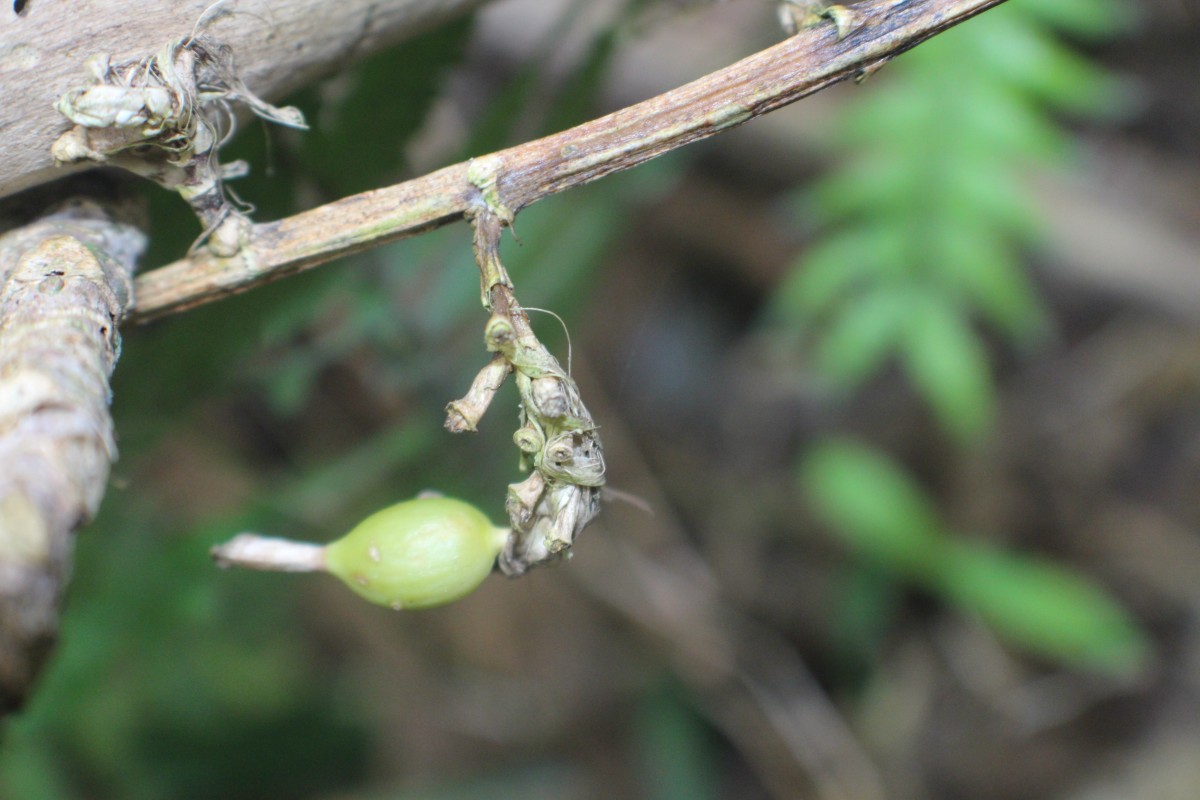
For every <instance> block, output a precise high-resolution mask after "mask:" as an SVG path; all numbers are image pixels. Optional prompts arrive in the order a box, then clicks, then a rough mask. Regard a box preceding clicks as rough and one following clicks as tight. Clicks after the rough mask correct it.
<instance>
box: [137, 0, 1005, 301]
mask: <svg viewBox="0 0 1200 800" xmlns="http://www.w3.org/2000/svg"><path fill="white" fill-rule="evenodd" d="M1002 2H1004V0H867V1H866V2H863V3H858V4H856V5H854V6H852V9H853V20H854V26H853V29H852V30H850V31H848V32H847V34H846V36H845V37H844V38H842V39H839V38H838V32H837V30H836V29H835V27H834V26H833V25H832V24H831V25H828V26H819V27H816V28H811V29H807V30H803V31H801V32H800V33H799V34H798V35H796V36H794V37H792V38H790V39H788V40H786V41H784V42H782V43H780V44H778V45H775V46H774V47H771V48H768V49H766V50H763V51H760V52H758V53H755V54H754V55H752V56H750V57H748V58H745V59H743V60H741V61H739V62H737V63H736V64H733V65H731V66H729V67H726V68H725V69H722V70H719V71H717V72H714V73H711V74H710V75H707V76H705V77H703V78H701V79H699V80H697V81H694V82H692V83H689V84H687V85H685V86H681V87H680V88H678V89H674V90H672V91H670V92H667V93H665V94H662V95H659V96H658V97H655V98H652V99H650V100H646V101H644V102H642V103H638V104H636V105H633V106H630V107H628V108H625V109H622V110H620V111H617V112H615V113H613V114H609V115H608V116H605V117H601V118H599V119H596V120H592V121H591V122H587V123H584V124H583V125H579V126H577V127H575V128H571V129H569V130H566V131H563V132H562V133H558V134H554V135H552V136H547V137H545V138H543V139H538V140H535V141H532V142H528V143H526V144H523V145H519V146H517V147H512V148H509V149H507V150H501V151H499V152H497V153H494V154H491V155H489V156H486V157H485V158H487V159H488V161H489V166H490V168H491V170H492V171H493V174H495V176H496V178H495V182H494V184H493V185H491V186H490V187H489V188H488V189H487V190H486V191H487V192H488V193H490V194H491V197H490V198H489V199H488V202H490V203H492V204H497V203H498V204H499V205H500V206H501V207H507V208H508V209H511V210H512V211H513V212H514V213H515V212H518V211H520V210H521V209H523V208H525V207H527V206H529V205H531V204H532V203H534V202H536V201H538V200H540V199H542V198H543V197H546V196H547V195H550V194H554V193H556V192H560V191H563V190H564V189H568V188H571V187H573V186H580V185H582V184H585V183H589V182H591V181H594V180H596V179H597V178H601V177H603V176H605V175H608V174H611V173H613V172H618V171H620V170H625V169H629V168H630V167H634V166H637V165H638V164H641V163H644V162H645V161H648V160H649V159H651V158H654V157H655V156H658V155H662V154H663V153H666V152H668V151H670V150H674V149H675V148H677V147H682V146H683V145H685V144H689V143H691V142H695V141H698V140H700V139H705V138H707V137H709V136H712V135H714V134H717V133H720V132H721V131H724V130H728V129H730V128H733V127H736V126H738V125H741V124H742V123H744V122H746V121H748V120H751V119H753V118H754V117H757V116H760V115H762V114H765V113H767V112H769V111H773V110H775V109H777V108H780V107H782V106H785V105H787V104H788V103H792V102H794V101H796V100H799V99H800V98H802V97H805V96H807V95H809V94H812V93H814V92H816V91H819V90H821V89H823V88H825V87H827V86H830V85H832V84H834V83H837V82H839V81H842V80H845V79H846V78H851V77H856V76H859V75H863V74H869V73H870V72H871V71H873V70H874V69H877V68H878V67H879V66H881V65H882V64H884V63H885V62H887V61H888V60H890V59H892V58H894V57H895V56H896V55H898V54H900V53H902V52H904V51H905V50H908V49H910V48H912V47H914V46H916V45H917V44H919V43H921V42H922V41H924V40H926V39H928V38H929V37H931V36H934V35H936V34H937V33H940V32H941V31H943V30H945V29H947V28H949V27H952V26H953V25H956V24H958V23H960V22H962V21H964V20H966V19H969V18H970V17H973V16H975V15H976V14H979V13H981V12H983V11H986V10H987V9H989V8H992V7H993V6H996V5H999V4H1000V3H1002ZM478 160H479V159H476V161H478ZM470 163H471V162H464V163H459V164H455V165H453V166H450V167H446V168H444V169H441V170H438V171H436V172H433V173H430V174H429V175H425V176H424V177H421V178H416V179H414V180H411V181H407V182H405V183H401V184H397V185H395V186H390V187H387V188H383V189H376V190H374V191H370V192H365V193H363V194H358V195H353V196H351V197H347V198H344V199H342V200H338V201H336V202H333V203H329V204H327V205H323V206H320V207H318V208H314V209H312V210H310V211H305V212H303V213H300V214H296V215H294V216H291V217H288V218H286V219H283V220H279V221H277V222H269V223H263V224H259V225H255V226H253V228H252V231H251V234H250V239H249V242H250V243H249V245H248V246H247V247H246V248H245V249H244V251H243V253H242V255H240V256H237V257H234V258H230V259H220V258H216V257H214V256H212V255H211V254H204V253H198V254H196V255H193V256H190V257H188V258H185V259H182V260H180V261H176V262H175V263H173V264H169V265H167V266H165V267H162V268H160V269H156V270H153V271H151V272H148V273H146V274H145V275H142V276H141V277H140V278H138V280H137V291H136V296H137V308H136V309H135V310H134V311H133V314H132V318H133V319H136V320H146V319H149V318H152V317H157V316H161V315H164V314H168V313H171V312H175V311H181V310H183V309H186V308H189V307H191V306H195V305H199V304H201V303H205V302H208V301H210V300H215V299H217V298H220V297H223V296H226V295H229V294H233V293H235V292H240V291H244V290H246V289H249V288H251V287H253V286H257V285H259V284H262V283H265V282H267V281H271V280H275V279H277V278H281V277H283V276H285V275H290V274H292V273H295V272H300V271H302V270H306V269H309V268H311V267H315V266H317V265H319V264H322V263H325V262H327V261H330V260H333V259H335V258H339V257H341V256H345V255H349V254H351V253H355V252H358V251H361V250H365V249H368V248H370V247H374V246H376V245H379V244H383V243H385V242H390V241H395V240H397V239H401V238H405V237H408V236H413V235H415V234H418V233H421V232H423V231H426V230H430V229H432V228H436V227H440V226H442V225H445V224H447V223H450V222H454V221H456V220H460V219H463V218H464V216H465V215H466V214H467V213H468V212H470V211H471V210H472V209H474V208H477V207H479V206H480V204H482V203H484V201H485V200H484V197H483V194H484V191H485V190H481V189H480V188H479V186H478V185H477V184H476V183H473V182H472V181H471V180H470V178H469V176H468V168H469V166H470Z"/></svg>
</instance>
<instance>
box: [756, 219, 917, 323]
mask: <svg viewBox="0 0 1200 800" xmlns="http://www.w3.org/2000/svg"><path fill="white" fill-rule="evenodd" d="M902 241H903V233H902V232H901V231H900V230H898V229H897V228H894V227H892V228H884V227H881V226H878V225H875V226H870V227H867V226H856V227H852V228H848V229H846V230H843V231H839V232H838V233H836V234H833V235H832V236H829V237H826V238H824V239H822V240H821V241H820V242H818V243H817V244H816V245H815V246H814V247H813V248H812V249H810V250H809V251H808V252H807V253H805V254H804V255H803V256H802V257H801V259H800V261H799V262H798V264H797V265H796V266H795V267H793V269H792V271H791V272H790V273H789V274H788V277H787V278H786V279H785V280H784V282H783V284H782V285H781V286H780V288H779V289H778V290H777V291H776V293H775V297H774V301H773V304H772V308H771V312H770V316H771V317H773V318H774V319H777V320H781V321H789V322H792V323H794V324H800V325H806V324H808V323H811V322H812V321H813V319H814V318H815V317H817V316H819V315H821V314H824V313H827V312H829V311H830V310H831V307H832V306H833V305H834V304H836V303H837V302H839V301H840V300H841V299H842V298H843V296H844V295H845V294H847V293H849V292H850V291H851V290H853V289H855V288H856V287H861V286H865V285H870V284H871V283H872V282H873V281H874V279H875V278H876V277H877V276H878V275H880V274H886V272H885V270H886V267H887V266H888V264H889V261H890V262H891V263H892V264H893V265H894V263H895V259H894V258H890V256H891V255H892V254H894V253H895V251H896V248H897V247H899V246H900V244H901V243H902Z"/></svg>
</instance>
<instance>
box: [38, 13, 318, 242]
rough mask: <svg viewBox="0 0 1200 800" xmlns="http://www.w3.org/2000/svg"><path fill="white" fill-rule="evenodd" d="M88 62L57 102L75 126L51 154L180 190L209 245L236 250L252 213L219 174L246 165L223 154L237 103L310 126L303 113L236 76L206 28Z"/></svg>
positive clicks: (238, 171)
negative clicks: (84, 75) (84, 80)
mask: <svg viewBox="0 0 1200 800" xmlns="http://www.w3.org/2000/svg"><path fill="white" fill-rule="evenodd" d="M87 66H88V69H89V70H90V72H91V73H92V80H91V82H90V83H88V84H87V85H84V86H79V87H76V88H74V89H71V90H70V91H68V92H66V93H65V94H63V95H62V96H61V97H60V98H59V99H58V103H57V104H56V108H57V109H58V111H59V112H60V113H61V114H62V115H63V116H65V117H66V118H67V119H69V120H70V121H71V122H72V123H74V127H72V128H71V129H70V130H69V131H67V132H66V133H64V134H63V135H62V136H60V137H59V138H58V140H57V141H56V142H55V143H54V145H53V146H52V148H51V153H52V154H53V156H54V160H55V162H57V163H59V164H65V163H71V162H77V161H100V162H105V163H109V164H113V165H116V166H120V167H123V168H125V169H128V170H130V171H132V172H136V173H137V174H139V175H142V176H144V177H147V178H149V179H151V180H153V181H155V182H156V183H158V184H159V185H160V186H163V187H165V188H168V189H172V190H174V191H177V192H179V193H180V194H181V195H182V196H183V198H184V199H185V200H187V202H188V203H189V204H190V205H191V207H192V209H193V210H194V211H195V212H196V215H197V216H198V217H199V218H200V223H201V225H202V226H203V228H204V234H203V236H202V237H201V241H207V244H208V247H209V249H210V251H211V252H213V253H214V254H215V255H218V256H225V257H228V256H233V255H236V254H237V253H238V251H239V250H240V248H241V243H242V241H243V240H244V236H245V233H246V228H247V226H248V224H249V223H248V219H247V218H246V215H245V213H244V212H243V210H242V209H240V208H239V207H238V206H237V204H236V203H235V202H234V201H233V200H232V199H231V198H230V196H229V195H228V193H227V192H226V190H225V187H224V184H223V181H224V180H226V179H229V178H234V177H238V176H240V175H244V174H245V172H246V165H245V163H243V162H234V163H230V164H221V163H220V161H219V160H218V158H217V151H218V150H219V149H220V147H221V145H223V144H224V143H225V141H226V140H227V139H228V138H229V137H230V136H231V135H232V133H233V131H234V128H235V125H236V123H235V117H234V114H233V110H232V105H233V103H234V102H242V103H245V104H246V105H248V106H249V107H250V109H251V110H252V111H253V112H254V113H255V114H257V115H258V116H259V117H262V118H263V119H266V120H270V121H271V122H275V123H278V124H280V125H286V126H287V127H290V128H301V129H304V128H306V127H307V126H306V125H305V123H304V116H303V115H302V114H301V113H300V111H299V110H298V109H296V108H292V107H286V108H277V107H275V106H272V105H270V104H269V103H266V102H264V101H263V100H261V99H259V98H258V97H256V96H255V95H254V94H253V93H252V92H251V91H250V90H249V89H247V88H246V85H245V84H244V83H243V82H242V80H241V79H240V78H239V77H238V75H237V69H236V67H235V65H234V60H233V52H232V50H231V49H230V48H229V47H228V46H226V45H222V44H219V43H217V42H214V41H212V40H211V39H208V38H206V37H204V36H197V35H194V34H193V35H190V36H188V37H187V38H184V39H179V40H176V41H174V42H171V43H169V44H168V45H166V46H165V47H163V48H162V49H161V50H160V51H159V52H157V53H154V54H153V55H149V56H146V57H144V58H140V59H134V60H130V61H122V62H119V63H114V62H113V61H112V60H111V59H110V57H109V56H106V55H99V56H94V57H92V58H91V59H89V60H88V62H87Z"/></svg>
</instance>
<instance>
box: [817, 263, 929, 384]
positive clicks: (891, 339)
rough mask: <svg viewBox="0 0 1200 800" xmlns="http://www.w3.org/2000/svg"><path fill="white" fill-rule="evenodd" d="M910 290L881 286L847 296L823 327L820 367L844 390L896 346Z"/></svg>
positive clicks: (818, 353)
mask: <svg viewBox="0 0 1200 800" xmlns="http://www.w3.org/2000/svg"><path fill="white" fill-rule="evenodd" d="M910 305H911V293H910V292H906V291H898V290H896V289H893V288H890V287H887V286H881V287H879V288H876V289H873V290H871V291H869V292H867V293H866V294H864V295H862V296H860V297H854V298H852V299H850V300H848V301H847V302H846V303H845V305H844V307H843V308H842V309H841V310H840V312H839V313H838V314H837V315H836V316H834V318H833V319H832V320H831V321H830V322H829V324H828V325H827V326H826V327H825V329H824V330H823V331H822V333H821V336H820V339H819V340H818V343H817V347H816V362H817V369H818V370H819V371H820V373H821V374H822V375H823V376H824V377H826V378H828V379H829V380H830V381H832V382H833V384H834V386H835V387H836V388H838V389H842V390H850V389H854V388H856V387H857V386H858V385H859V384H860V383H861V382H862V381H863V380H865V379H866V378H867V377H868V376H870V375H871V374H872V373H873V372H875V371H876V369H877V368H878V367H879V365H880V364H881V363H882V362H883V360H884V359H885V358H887V356H888V354H889V353H891V352H892V351H893V350H894V349H895V345H896V342H897V340H898V339H899V337H900V335H901V333H902V332H903V330H904V324H905V320H906V318H907V316H908V313H909V308H910Z"/></svg>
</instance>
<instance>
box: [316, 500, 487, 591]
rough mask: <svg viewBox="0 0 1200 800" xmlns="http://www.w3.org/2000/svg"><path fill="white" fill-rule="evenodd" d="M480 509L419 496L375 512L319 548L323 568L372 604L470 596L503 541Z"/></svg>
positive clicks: (461, 502) (455, 502)
mask: <svg viewBox="0 0 1200 800" xmlns="http://www.w3.org/2000/svg"><path fill="white" fill-rule="evenodd" d="M508 533H509V531H508V529H507V528H498V527H496V526H494V525H492V523H491V521H490V520H489V519H488V518H487V516H485V515H484V514H483V512H481V511H480V510H479V509H477V508H475V507H474V506H472V505H470V504H469V503H464V502H463V501H461V500H455V499H453V498H449V497H418V498H417V499H415V500H407V501H405V502H403V503H397V504H396V505H394V506H391V507H389V508H385V509H383V510H382V511H378V512H376V513H374V514H372V515H371V516H369V517H367V518H366V519H365V520H363V521H362V522H360V523H359V524H358V526H357V527H355V528H354V530H352V531H350V532H349V533H348V534H346V535H345V536H343V537H342V538H341V539H338V540H337V541H336V542H332V543H331V544H329V545H328V546H327V547H326V548H325V566H326V569H328V570H329V572H331V573H332V574H334V575H336V576H338V577H339V578H341V579H342V580H343V581H344V582H345V583H346V585H347V586H349V587H350V588H351V589H353V590H354V591H355V592H357V593H358V594H360V595H362V596H363V597H364V598H366V599H367V600H369V601H371V602H372V603H378V604H379V605H384V606H390V607H391V608H395V609H401V608H428V607H430V606H437V605H441V604H443V603H449V602H450V601H452V600H457V599H458V598H460V597H462V596H463V595H466V594H469V593H470V592H472V591H473V590H474V589H475V588H476V587H477V586H479V584H481V583H482V582H483V579H484V578H486V577H487V576H488V573H490V572H491V571H492V566H493V564H494V563H495V561H496V556H497V555H498V554H499V553H500V550H501V549H502V548H503V547H504V543H505V541H506V540H507V539H508Z"/></svg>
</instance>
